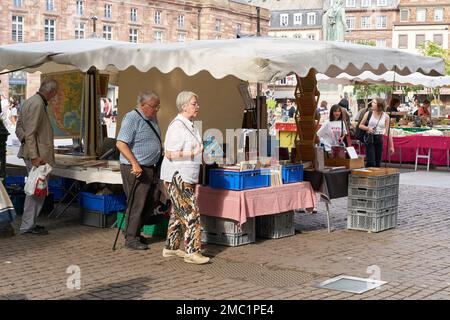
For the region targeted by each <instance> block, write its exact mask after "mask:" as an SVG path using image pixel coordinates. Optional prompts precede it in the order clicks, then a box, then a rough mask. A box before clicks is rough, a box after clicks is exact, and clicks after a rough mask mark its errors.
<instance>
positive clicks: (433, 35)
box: [392, 0, 450, 52]
mask: <svg viewBox="0 0 450 320" xmlns="http://www.w3.org/2000/svg"><path fill="white" fill-rule="evenodd" d="M449 28H450V1H448V0H420V1H417V0H400V4H399V15H398V19H397V21H396V22H395V25H394V29H393V35H392V40H393V47H394V48H397V49H400V50H407V51H411V52H418V51H417V49H418V47H419V46H420V44H422V43H423V42H424V41H434V42H436V43H438V44H440V45H441V46H442V47H443V48H445V49H448V48H449V42H450V31H449Z"/></svg>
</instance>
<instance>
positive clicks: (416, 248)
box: [0, 173, 450, 300]
mask: <svg viewBox="0 0 450 320" xmlns="http://www.w3.org/2000/svg"><path fill="white" fill-rule="evenodd" d="M442 177H443V178H445V179H448V178H449V174H448V173H443V176H442ZM449 190H450V189H444V188H433V187H428V186H413V185H401V186H400V200H399V215H398V226H397V228H395V229H390V230H387V231H384V232H380V233H367V232H362V231H355V230H347V229H346V210H347V198H342V199H336V200H333V201H332V206H331V211H332V224H333V228H334V231H333V232H332V233H330V234H329V233H328V232H327V229H326V215H325V214H324V213H325V206H324V205H323V203H320V204H319V206H318V211H319V213H318V214H314V215H309V214H304V213H296V215H295V225H296V229H297V232H296V235H295V236H291V237H286V238H282V239H267V240H259V239H258V240H257V242H256V243H254V244H249V245H244V246H240V247H224V246H217V245H209V244H206V245H204V249H205V252H206V254H207V255H210V256H211V257H212V263H210V264H208V265H203V266H196V265H190V264H186V263H184V262H183V261H182V260H181V259H180V258H163V257H162V256H161V251H162V248H163V241H162V240H161V239H156V240H155V241H153V242H152V243H151V244H150V250H148V251H146V252H134V251H129V250H127V249H125V248H124V247H123V238H122V235H121V236H120V240H119V245H118V250H116V251H112V250H111V247H112V244H113V241H114V237H115V234H116V229H98V228H94V227H87V226H82V225H80V223H79V221H78V214H77V209H76V208H71V211H70V212H69V213H67V214H65V215H64V216H63V217H61V218H59V219H50V220H49V219H46V218H44V217H43V218H41V220H40V224H44V225H46V226H47V227H48V229H49V231H50V235H48V236H33V235H25V236H21V235H18V236H15V237H12V238H6V239H0V274H1V277H0V299H250V300H251V299H282V300H285V299H449V298H450V214H449V213H450V209H449V208H450V197H449V195H448V192H449ZM19 222H20V218H19V219H17V220H16V223H15V228H16V230H17V229H18V223H19ZM373 265H375V266H377V267H379V270H380V273H381V280H384V281H387V284H385V285H383V286H381V287H380V288H379V289H374V290H371V291H368V292H366V293H364V294H351V293H344V292H339V291H331V290H324V289H320V288H317V287H316V285H317V284H318V283H319V282H321V281H324V280H326V279H328V278H330V277H334V276H337V275H340V274H345V275H350V276H357V277H368V276H369V274H368V273H367V270H368V267H369V266H373ZM69 266H78V267H79V268H80V272H81V289H79V290H76V289H68V288H67V286H66V283H67V281H68V277H70V274H69V273H67V269H68V268H69ZM71 270H73V269H71Z"/></svg>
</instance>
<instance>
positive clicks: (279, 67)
mask: <svg viewBox="0 0 450 320" xmlns="http://www.w3.org/2000/svg"><path fill="white" fill-rule="evenodd" d="M0 57H1V60H0V69H15V68H18V67H28V66H33V65H36V64H41V63H43V65H41V66H39V67H37V68H36V69H37V70H40V71H43V72H50V71H59V70H61V69H64V68H75V69H79V70H81V71H83V72H86V71H87V70H88V69H89V68H90V67H92V66H94V67H96V68H97V69H99V70H107V69H110V70H115V71H123V70H126V69H128V68H129V67H135V68H136V69H138V70H139V71H140V72H147V71H149V70H150V69H152V68H157V69H158V70H160V71H161V72H163V73H168V72H170V71H172V70H174V69H175V68H180V69H182V70H183V71H184V72H185V73H186V74H187V75H188V76H192V75H195V74H197V73H198V72H200V71H202V70H206V71H208V72H209V73H211V75H212V76H213V77H214V78H216V79H220V78H223V77H225V76H228V75H233V76H235V77H237V78H239V79H242V80H246V81H250V82H270V81H274V80H279V79H282V78H284V77H285V76H286V75H288V74H290V73H296V74H297V75H299V76H301V77H304V76H306V75H307V74H308V72H309V70H310V69H314V70H316V71H317V72H319V73H323V74H325V75H327V76H329V77H335V76H337V75H338V74H341V73H344V72H345V73H347V74H349V75H352V76H356V75H359V74H361V73H362V72H363V71H366V70H367V71H371V72H373V73H374V74H377V75H379V74H383V73H385V72H387V71H390V70H394V68H395V70H396V71H397V73H398V74H400V75H408V74H411V73H414V72H420V73H422V74H425V75H431V76H439V75H442V74H443V70H444V63H443V61H442V59H439V58H429V57H423V56H420V55H416V54H411V53H406V52H402V51H399V50H395V49H389V48H380V47H370V46H363V45H356V44H348V43H341V42H326V41H313V40H306V39H286V38H269V37H259V38H241V39H231V40H202V41H192V42H182V43H167V44H166V43H164V44H156V43H151V44H135V43H128V42H118V41H107V40H102V39H81V40H64V41H53V42H35V43H19V44H13V45H6V46H0ZM50 62H53V63H50ZM55 64H58V65H65V66H66V67H61V66H57V65H55ZM67 66H68V67H67Z"/></svg>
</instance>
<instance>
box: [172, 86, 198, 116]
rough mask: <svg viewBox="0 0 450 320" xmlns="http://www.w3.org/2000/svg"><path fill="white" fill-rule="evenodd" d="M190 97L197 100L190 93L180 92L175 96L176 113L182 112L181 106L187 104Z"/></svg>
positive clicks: (194, 94) (194, 95)
mask: <svg viewBox="0 0 450 320" xmlns="http://www.w3.org/2000/svg"><path fill="white" fill-rule="evenodd" d="M192 97H196V98H197V99H198V95H197V94H196V93H194V92H192V91H181V92H180V93H179V94H178V96H177V101H176V106H177V109H178V112H181V111H183V106H184V105H185V104H188V103H189V102H190V101H191V99H192Z"/></svg>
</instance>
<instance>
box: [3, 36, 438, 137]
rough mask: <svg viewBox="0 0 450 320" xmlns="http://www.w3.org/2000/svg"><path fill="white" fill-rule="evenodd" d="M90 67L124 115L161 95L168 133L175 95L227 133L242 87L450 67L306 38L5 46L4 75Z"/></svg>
mask: <svg viewBox="0 0 450 320" xmlns="http://www.w3.org/2000/svg"><path fill="white" fill-rule="evenodd" d="M90 67H96V68H97V69H98V70H103V71H109V72H110V73H114V74H115V75H117V78H118V81H117V83H118V85H119V87H120V91H119V113H120V114H121V115H123V114H125V112H127V111H129V110H131V109H132V108H134V106H135V101H136V96H137V94H138V92H139V91H140V90H142V89H146V88H151V89H153V90H155V91H156V92H158V93H159V94H160V95H161V105H162V108H161V111H160V112H159V116H158V117H159V121H160V125H161V127H162V128H163V129H164V128H166V127H167V125H168V122H169V121H170V119H171V118H173V116H174V115H175V113H176V110H175V107H174V105H175V97H176V94H177V93H178V92H179V91H181V90H192V91H194V92H196V93H198V94H199V97H200V102H201V105H202V110H201V111H200V120H203V129H207V128H218V129H220V130H224V129H225V128H236V127H240V125H241V120H242V118H241V115H242V110H243V108H244V107H245V103H244V100H243V98H242V97H240V94H239V90H238V88H237V87H238V86H239V83H240V80H245V81H250V82H271V81H275V80H280V79H283V78H284V77H285V76H286V75H288V74H292V73H295V74H297V75H298V76H300V77H305V76H307V74H308V73H309V72H310V71H311V70H314V71H316V72H320V73H323V74H325V75H327V76H329V77H335V76H337V75H339V74H341V73H344V72H345V73H347V74H349V75H351V76H355V75H359V74H361V73H362V72H364V71H371V72H372V73H374V74H377V75H379V74H383V73H385V72H387V71H390V70H394V69H395V70H396V72H397V73H398V74H400V75H408V74H411V73H413V72H419V73H422V74H425V75H431V76H439V75H442V74H443V72H444V62H443V60H442V59H438V58H429V57H423V56H419V55H416V54H411V53H406V52H403V51H399V50H395V49H389V48H380V47H370V46H364V45H356V44H348V43H341V42H322V41H312V40H306V39H287V38H269V37H257V38H240V39H231V40H202V41H192V42H185V43H163V44H157V43H152V44H135V43H128V42H117V41H107V40H102V39H82V40H65V41H54V42H38V43H19V44H13V45H5V46H0V70H3V69H9V70H12V69H17V68H25V69H26V70H28V71H31V72H32V71H41V72H44V73H47V72H56V71H64V70H72V69H76V70H81V71H83V72H86V71H87V70H89V68H90ZM219 79H220V80H219ZM205 111H209V112H205ZM237 111H239V112H240V113H239V116H236V112H237Z"/></svg>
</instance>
